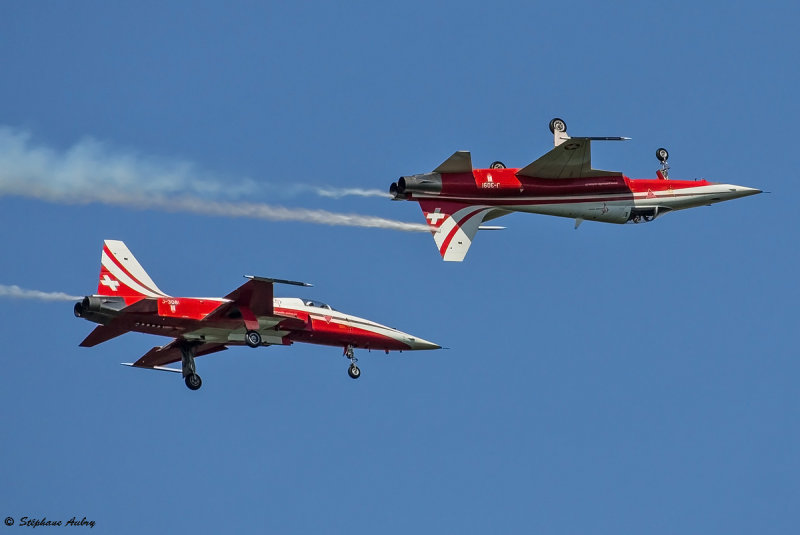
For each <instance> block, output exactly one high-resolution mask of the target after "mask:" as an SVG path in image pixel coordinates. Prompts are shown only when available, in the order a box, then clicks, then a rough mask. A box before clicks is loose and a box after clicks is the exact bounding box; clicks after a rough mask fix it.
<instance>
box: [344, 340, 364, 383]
mask: <svg viewBox="0 0 800 535" xmlns="http://www.w3.org/2000/svg"><path fill="white" fill-rule="evenodd" d="M344 356H345V357H347V358H348V359H349V360H350V367H349V368H347V375H349V376H350V377H352V378H353V379H358V378H359V377H361V369H359V367H358V366H356V362H358V359H357V358H356V354H355V352H354V351H353V346H351V345H348V346H347V347H345V348H344Z"/></svg>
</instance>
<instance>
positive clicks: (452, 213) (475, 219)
mask: <svg viewBox="0 0 800 535" xmlns="http://www.w3.org/2000/svg"><path fill="white" fill-rule="evenodd" d="M419 206H420V208H422V213H423V214H424V215H425V219H427V220H428V223H429V224H430V226H431V232H432V233H433V239H434V241H435V242H436V246H437V247H438V248H439V254H441V255H442V260H444V261H445V262H461V261H462V260H464V257H465V256H466V255H467V251H468V250H469V247H470V245H472V239H473V238H474V237H475V234H476V233H477V232H478V228H479V227H480V224H481V223H482V222H483V221H487V220H490V219H495V218H497V217H500V216H501V215H505V214H506V213H508V212H507V211H505V210H500V209H497V208H495V207H494V206H484V205H476V204H463V203H458V202H450V201H439V200H436V199H425V200H421V201H419Z"/></svg>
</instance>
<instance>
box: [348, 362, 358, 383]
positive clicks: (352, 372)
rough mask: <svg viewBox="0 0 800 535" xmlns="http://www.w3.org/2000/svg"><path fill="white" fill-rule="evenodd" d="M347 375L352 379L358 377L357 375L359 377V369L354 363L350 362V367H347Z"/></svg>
mask: <svg viewBox="0 0 800 535" xmlns="http://www.w3.org/2000/svg"><path fill="white" fill-rule="evenodd" d="M347 375H349V376H350V377H352V378H353V379H358V378H359V377H361V369H360V368H359V367H358V366H356V365H355V364H351V365H350V367H349V368H347Z"/></svg>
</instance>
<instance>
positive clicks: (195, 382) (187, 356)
mask: <svg viewBox="0 0 800 535" xmlns="http://www.w3.org/2000/svg"><path fill="white" fill-rule="evenodd" d="M181 369H182V371H183V380H184V382H185V383H186V386H188V387H189V390H197V389H198V388H200V387H201V386H203V381H202V379H200V376H199V375H197V371H196V369H195V367H194V347H193V346H192V345H190V344H183V345H181Z"/></svg>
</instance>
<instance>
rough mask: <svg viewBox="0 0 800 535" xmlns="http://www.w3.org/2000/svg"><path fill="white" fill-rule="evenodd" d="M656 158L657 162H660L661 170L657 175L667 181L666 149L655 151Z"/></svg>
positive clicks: (667, 153)
mask: <svg viewBox="0 0 800 535" xmlns="http://www.w3.org/2000/svg"><path fill="white" fill-rule="evenodd" d="M656 158H658V161H659V162H661V169H659V170H658V173H659V174H660V175H661V176H662V177H664V178H665V179H669V164H668V163H667V158H669V152H667V149H665V148H664V147H661V148H660V149H658V150H657V151H656Z"/></svg>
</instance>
